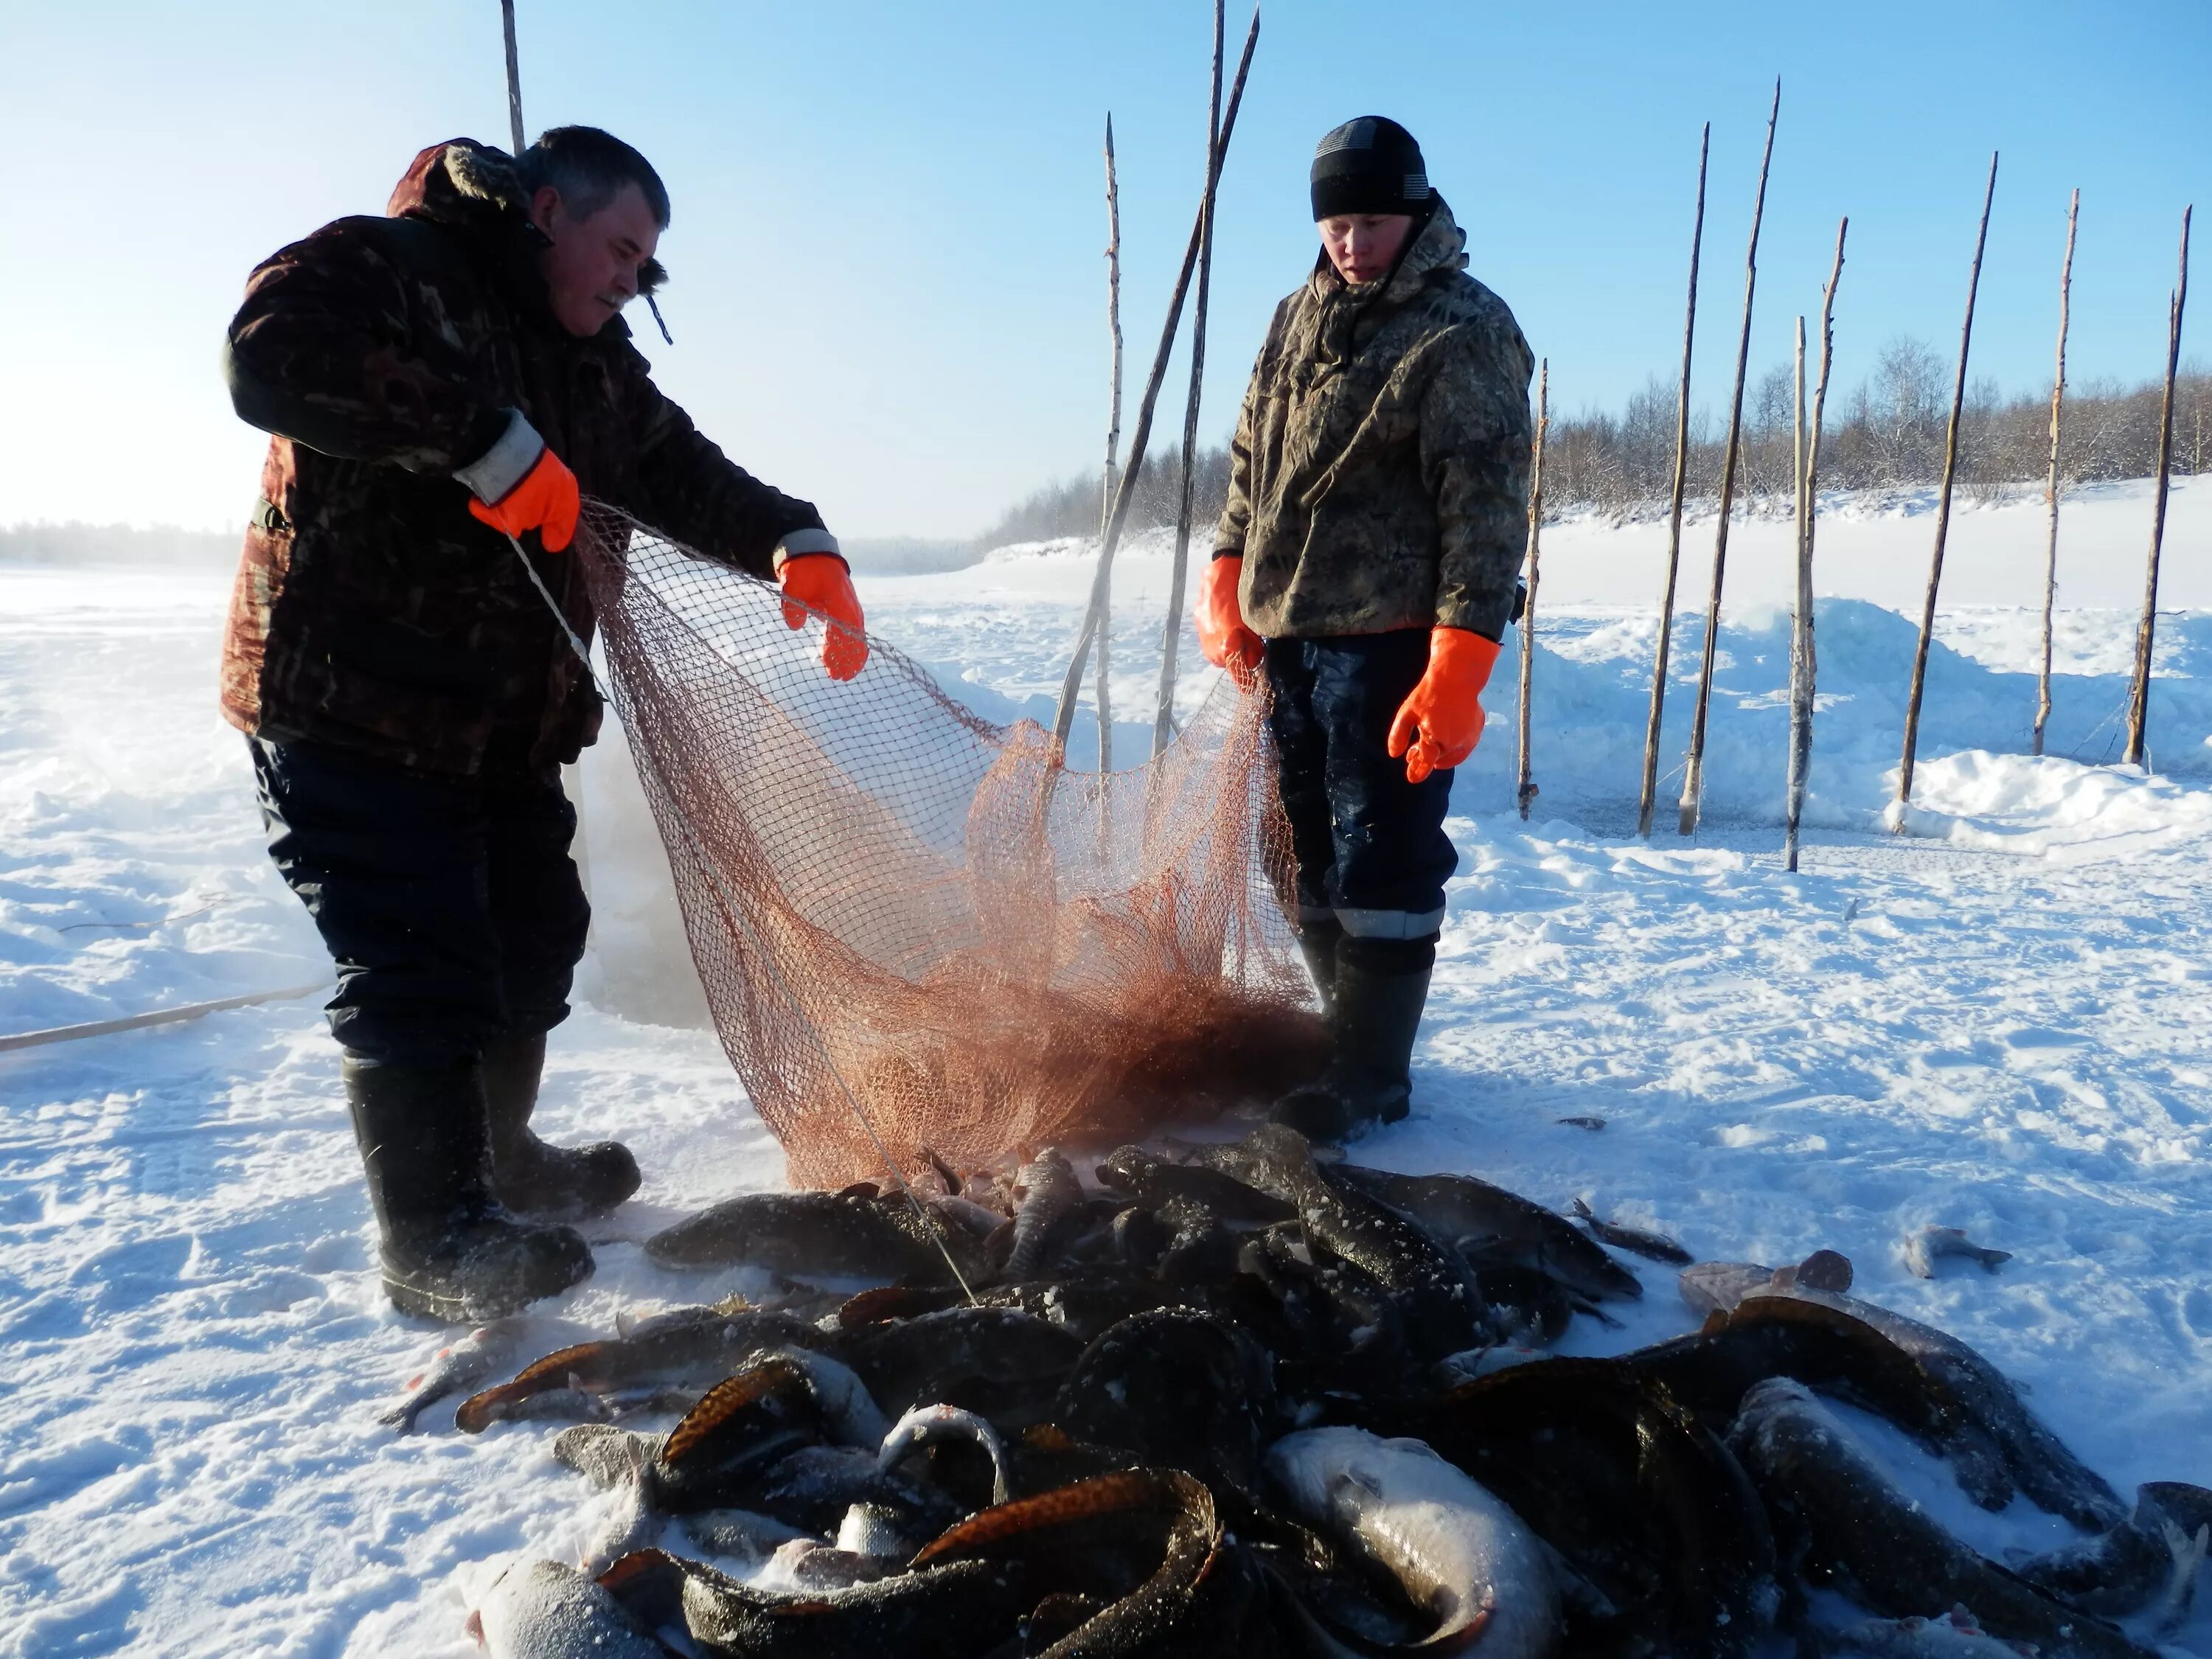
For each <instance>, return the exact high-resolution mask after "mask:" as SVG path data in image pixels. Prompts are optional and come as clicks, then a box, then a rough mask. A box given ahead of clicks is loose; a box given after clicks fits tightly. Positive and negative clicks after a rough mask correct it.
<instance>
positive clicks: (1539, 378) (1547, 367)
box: [1514, 357, 1552, 819]
mask: <svg viewBox="0 0 2212 1659" xmlns="http://www.w3.org/2000/svg"><path fill="white" fill-rule="evenodd" d="M1551 393H1552V360H1551V359H1550V358H1548V357H1547V358H1545V359H1544V360H1543V362H1542V363H1541V365H1540V367H1539V368H1538V370H1537V375H1536V455H1535V459H1534V462H1533V464H1532V465H1531V466H1530V468H1529V475H1528V605H1527V607H1526V609H1524V610H1523V611H1522V613H1521V786H1520V787H1519V789H1518V790H1517V791H1516V793H1515V796H1514V798H1515V799H1516V800H1517V801H1519V802H1520V804H1521V816H1522V818H1524V819H1525V818H1527V817H1528V803H1529V802H1530V801H1532V800H1534V799H1536V782H1535V779H1534V777H1533V776H1532V775H1530V772H1529V765H1528V683H1529V680H1530V679H1531V678H1532V677H1533V676H1534V671H1535V665H1536V554H1537V544H1538V542H1539V540H1540V538H1541V535H1542V532H1543V526H1544V432H1545V429H1546V428H1548V427H1549V426H1550V425H1551V424H1552V418H1551V410H1550V404H1551Z"/></svg>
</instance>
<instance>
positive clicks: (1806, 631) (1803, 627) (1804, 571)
mask: <svg viewBox="0 0 2212 1659" xmlns="http://www.w3.org/2000/svg"><path fill="white" fill-rule="evenodd" d="M1791 386H1792V393H1793V396H1792V400H1791V403H1790V437H1791V439H1792V441H1793V444H1794V448H1793V450H1792V452H1791V453H1793V455H1794V456H1795V457H1796V462H1795V465H1796V471H1795V472H1794V473H1793V474H1792V476H1793V477H1795V478H1796V483H1797V489H1796V499H1795V501H1793V502H1792V503H1791V505H1792V507H1793V508H1794V513H1793V517H1792V522H1793V524H1794V525H1795V526H1796V547H1797V603H1796V606H1795V607H1794V609H1793V610H1792V611H1791V612H1790V765H1789V769H1788V771H1787V772H1786V773H1785V775H1784V791H1783V797H1784V807H1783V813H1782V821H1783V830H1782V862H1783V866H1784V868H1785V869H1789V870H1793V871H1794V870H1795V869H1796V867H1797V817H1798V809H1799V807H1800V805H1801V804H1802V799H1803V798H1802V795H1801V794H1800V793H1799V786H1798V779H1799V777H1800V773H1799V771H1798V763H1799V762H1800V761H1801V760H1802V758H1803V757H1804V753H1805V747H1806V745H1805V742H1804V734H1803V733H1802V732H1800V731H1799V729H1798V726H1799V712H1798V711H1799V709H1800V708H1801V707H1802V705H1801V704H1800V702H1799V700H1798V695H1797V694H1798V692H1799V691H1800V690H1802V688H1803V686H1804V684H1805V653H1806V649H1807V647H1809V646H1810V645H1811V644H1812V642H1813V567H1812V564H1811V562H1810V561H1809V560H1808V558H1807V556H1806V550H1805V531H1806V528H1807V519H1808V514H1809V513H1810V512H1811V506H1812V504H1811V503H1810V502H1809V501H1807V500H1806V498H1805V318H1804V313H1802V312H1801V313H1798V317H1797V356H1796V378H1795V379H1794V380H1793V381H1792V382H1791ZM1808 713H1809V711H1808Z"/></svg>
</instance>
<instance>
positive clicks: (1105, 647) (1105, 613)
mask: <svg viewBox="0 0 2212 1659" xmlns="http://www.w3.org/2000/svg"><path fill="white" fill-rule="evenodd" d="M1106 327H1107V331H1108V332H1109V333H1110V334H1111V335H1112V336H1113V337H1114V369H1113V377H1112V378H1113V391H1112V393H1111V396H1110V398H1109V405H1108V410H1107V415H1106V477H1105V482H1104V483H1103V484H1102V485H1101V486H1100V488H1099V498H1098V536H1099V540H1100V543H1101V544H1102V545H1103V544H1104V540H1105V536H1106V520H1107V517H1108V515H1109V514H1110V513H1112V512H1113V510H1114V483H1115V477H1114V459H1115V455H1116V454H1117V453H1119V452H1120V450H1121V191H1120V188H1119V185H1118V184H1117V181H1116V179H1115V174H1114V115H1113V112H1112V111H1110V110H1109V111H1108V112H1107V115H1106ZM1098 618H1099V625H1098V769H1099V770H1100V771H1101V772H1110V771H1112V770H1113V769H1114V700H1113V696H1112V690H1111V688H1112V684H1113V679H1114V665H1113V651H1112V648H1111V647H1112V644H1113V639H1114V595H1113V590H1112V588H1111V587H1110V586H1106V585H1103V584H1102V585H1101V587H1100V591H1099V594H1098ZM1101 799H1102V800H1103V797H1102V798H1101Z"/></svg>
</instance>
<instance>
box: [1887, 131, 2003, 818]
mask: <svg viewBox="0 0 2212 1659" xmlns="http://www.w3.org/2000/svg"><path fill="white" fill-rule="evenodd" d="M1996 193H1997V153H1996V151H1995V150H1991V151H1990V182H1989V186H1988V188H1987V189H1986V190H1984V191H1983V192H1982V224H1981V228H1980V229H1979V230H1978V231H1976V232H1975V233H1974V264H1973V269H1972V270H1971V271H1970V272H1968V273H1967V276H1966V324H1965V325H1964V326H1963V327H1961V328H1960V331H1959V374H1958V378H1957V379H1956V380H1954V381H1953V382H1952V385H1951V424H1950V426H1949V428H1948V430H1947V431H1946V432H1945V434H1944V438H1943V487H1942V490H1941V491H1940V492H1938V494H1937V495H1936V550H1935V552H1934V554H1933V555H1932V556H1930V557H1929V562H1928V593H1927V597H1926V598H1925V599H1923V601H1922V602H1921V606H1920V642H1919V644H1918V645H1917V646H1915V647H1913V652H1912V687H1911V690H1909V691H1908V692H1906V693H1905V757H1904V759H1903V761H1902V762H1901V763H1899V767H1898V770H1897V806H1898V811H1896V812H1895V813H1894V814H1893V817H1894V822H1893V823H1892V824H1891V826H1890V827H1891V828H1892V829H1895V830H1896V831H1897V832H1898V833H1899V835H1902V834H1904V833H1905V813H1904V808H1905V806H1906V805H1908V804H1909V803H1910V802H1911V799H1912V763H1913V761H1914V760H1915V758H1916V757H1917V753H1918V750H1919V747H1920V696H1921V693H1922V692H1923V690H1925V689H1926V687H1927V683H1928V642H1929V641H1930V640H1931V639H1933V638H1934V637H1935V635H1936V588H1937V586H1939V585H1940V584H1941V583H1942V580H1943V541H1944V538H1945V537H1946V536H1947V535H1948V533H1949V532H1950V529H1951V485H1952V483H1953V482H1954V479H1955V478H1956V477H1957V476H1958V471H1959V421H1960V416H1961V415H1962V414H1963V413H1964V412H1965V410H1966V354H1967V352H1968V350H1969V349H1970V348H1971V347H1972V344H1973V342H1974V295H1975V294H1976V293H1977V292H1978V290H1979V289H1980V288H1981V285H1982V248H1983V246H1984V245H1985V244H1986V243H1987V242H1988V241H1989V239H1990V202H1991V201H1992V200H1993V199H1995V197H1996Z"/></svg>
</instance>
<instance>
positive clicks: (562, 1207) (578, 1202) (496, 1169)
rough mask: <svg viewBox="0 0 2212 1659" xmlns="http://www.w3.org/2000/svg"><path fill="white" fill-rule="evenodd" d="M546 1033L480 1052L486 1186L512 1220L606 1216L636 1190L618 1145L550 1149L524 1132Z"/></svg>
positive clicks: (632, 1162) (633, 1166)
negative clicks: (487, 1142)
mask: <svg viewBox="0 0 2212 1659" xmlns="http://www.w3.org/2000/svg"><path fill="white" fill-rule="evenodd" d="M544 1070H545V1034H544V1032H543V1031H540V1032H538V1033H536V1034H535V1035H533V1036H514V1037H505V1038H502V1039H501V1041H499V1042H495V1043H492V1044H489V1046H487V1047H486V1048H485V1049H484V1053H483V1088H484V1104H485V1106H486V1107H487V1108H488V1109H489V1113H490V1119H491V1187H492V1191H493V1193H494V1194H496V1195H497V1197H498V1199H499V1201H500V1202H501V1204H504V1205H505V1206H507V1208H508V1209H510V1210H513V1212H515V1213H516V1214H518V1215H529V1216H537V1217H539V1218H543V1219H546V1220H553V1221H580V1220H582V1219H584V1218H586V1217H590V1216H599V1215H605V1213H606V1212H608V1211H610V1210H611V1209H613V1208H614V1207H615V1206H617V1204H619V1203H621V1202H622V1201H623V1200H624V1199H626V1198H628V1197H629V1195H630V1194H632V1193H634V1192H635V1191H636V1190H637V1187H638V1182H639V1180H640V1178H641V1177H640V1176H639V1175H638V1170H637V1160H636V1159H635V1158H632V1157H631V1156H630V1153H629V1147H627V1146H623V1145H622V1144H621V1143H620V1142H618V1141H613V1140H597V1141H593V1142H592V1144H591V1145H590V1146H577V1147H574V1148H571V1147H567V1146H547V1145H546V1144H545V1143H544V1141H542V1140H540V1139H538V1137H537V1136H536V1135H534V1134H532V1133H531V1132H530V1114H531V1113H532V1111H533V1110H535V1109H536V1108H537V1105H538V1079H539V1077H540V1076H541V1075H542V1074H543V1073H544Z"/></svg>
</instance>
